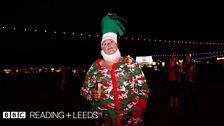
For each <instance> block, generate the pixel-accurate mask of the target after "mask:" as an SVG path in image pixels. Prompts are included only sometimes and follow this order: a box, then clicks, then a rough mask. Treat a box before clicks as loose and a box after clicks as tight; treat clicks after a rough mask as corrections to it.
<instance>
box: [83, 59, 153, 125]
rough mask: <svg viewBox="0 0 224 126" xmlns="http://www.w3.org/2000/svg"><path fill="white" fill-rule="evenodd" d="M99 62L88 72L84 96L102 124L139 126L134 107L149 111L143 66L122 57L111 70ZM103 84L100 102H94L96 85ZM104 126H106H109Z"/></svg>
mask: <svg viewBox="0 0 224 126" xmlns="http://www.w3.org/2000/svg"><path fill="white" fill-rule="evenodd" d="M99 62H100V60H97V61H96V62H94V63H93V64H92V65H91V67H90V68H89V70H88V72H87V75H86V78H85V81H84V83H83V86H82V87H81V95H82V96H83V97H84V98H85V99H87V100H89V101H92V104H91V105H92V109H93V111H97V112H98V115H99V119H100V120H101V123H107V124H109V125H138V123H141V122H142V117H133V115H132V112H133V111H134V107H135V106H139V107H142V108H143V110H145V109H146V104H147V100H148V93H149V88H148V84H147V82H146V79H145V76H144V73H143V71H142V69H141V67H140V65H139V64H138V63H137V62H136V61H135V60H134V59H133V58H130V57H122V58H121V59H120V60H119V61H118V62H117V63H114V64H113V66H112V69H111V70H108V69H106V68H105V67H102V66H100V64H99ZM97 82H99V83H100V84H101V89H102V93H101V100H99V101H96V102H95V101H93V99H92V97H93V91H94V90H95V88H96V83H97ZM107 124H105V125H107Z"/></svg>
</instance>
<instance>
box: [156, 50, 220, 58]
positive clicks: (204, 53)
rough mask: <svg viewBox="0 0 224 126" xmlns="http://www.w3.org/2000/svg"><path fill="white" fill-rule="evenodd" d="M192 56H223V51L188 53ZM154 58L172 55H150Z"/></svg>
mask: <svg viewBox="0 0 224 126" xmlns="http://www.w3.org/2000/svg"><path fill="white" fill-rule="evenodd" d="M190 54H191V55H192V56H200V55H211V54H224V50H223V51H213V52H200V53H190ZM187 55H189V53H185V54H176V56H177V57H179V56H187ZM152 56H154V57H170V56H172V55H167V54H162V55H158V54H157V55H152Z"/></svg>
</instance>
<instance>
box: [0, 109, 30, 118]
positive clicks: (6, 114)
mask: <svg viewBox="0 0 224 126" xmlns="http://www.w3.org/2000/svg"><path fill="white" fill-rule="evenodd" d="M25 118H26V112H24V111H19V112H17V111H11V112H8V111H5V112H3V119H25Z"/></svg>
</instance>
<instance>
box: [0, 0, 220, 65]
mask: <svg viewBox="0 0 224 126" xmlns="http://www.w3.org/2000/svg"><path fill="white" fill-rule="evenodd" d="M0 5H1V8H0V15H1V16H0V25H1V27H2V26H5V29H1V30H0V41H1V47H0V49H1V57H2V60H1V61H2V62H3V64H13V63H14V64H30V63H36V64H39V63H41V64H47V63H49V64H54V63H55V64H57V63H68V64H69V63H71V64H73V63H87V62H88V63H92V62H93V61H94V60H95V59H96V58H100V54H99V52H100V37H101V36H100V37H98V38H97V37H88V34H92V35H96V34H99V35H101V27H100V26H101V19H102V17H103V16H104V15H106V14H107V13H108V12H114V13H117V14H118V15H119V16H121V17H123V18H124V19H126V20H127V21H128V23H123V25H124V26H125V28H126V32H125V35H124V36H123V38H125V37H128V38H131V37H134V38H138V37H139V38H151V39H157V40H159V39H161V40H176V41H177V40H180V41H181V40H182V41H206V42H218V43H221V42H223V41H224V23H223V22H224V20H223V19H222V18H223V17H222V15H223V14H222V13H223V12H224V8H223V7H222V6H221V5H222V4H220V3H215V2H214V3H211V2H208V3H206V2H198V3H196V2H179V3H178V2H175V3H174V2H173V3H171V2H165V3H164V2H162V1H157V2H150V1H147V2H146V1H145V2H140V1H134V2H131V1H121V0H120V1H119V0H117V1H116V0H115V1H113V2H112V1H109V0H97V1H93V0H89V1H87V0H82V1H61V2H58V1H54V0H43V1H40V0H32V1H30V0H20V1H16V0H7V1H5V2H4V1H1V2H0ZM14 27H16V28H17V30H16V31H13V30H12V29H13V28H14ZM24 28H27V29H28V31H27V32H24V30H22V29H24ZM31 29H39V30H40V31H41V30H42V31H43V29H47V30H48V31H52V32H53V31H55V30H56V31H57V32H58V33H59V32H60V33H62V32H67V33H72V32H74V33H76V34H80V33H84V37H76V38H73V37H71V36H69V35H61V34H59V35H58V34H57V35H54V34H52V33H50V32H48V33H46V34H45V33H44V32H37V33H35V32H33V31H29V30H31ZM123 38H122V39H121V40H120V42H118V43H119V48H120V50H121V52H122V54H123V55H127V54H130V55H131V56H137V55H149V54H172V52H173V51H176V52H177V53H190V52H197V51H198V52H210V51H216V50H223V46H222V47H220V46H214V47H211V46H208V45H202V46H201V45H183V44H182V45H181V44H159V43H153V44H152V43H147V42H144V41H137V40H136V41H130V40H125V39H123Z"/></svg>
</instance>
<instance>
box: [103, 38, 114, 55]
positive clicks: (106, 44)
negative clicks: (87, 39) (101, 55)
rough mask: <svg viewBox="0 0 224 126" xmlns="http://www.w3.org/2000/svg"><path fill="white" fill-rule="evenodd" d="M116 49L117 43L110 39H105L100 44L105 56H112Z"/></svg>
mask: <svg viewBox="0 0 224 126" xmlns="http://www.w3.org/2000/svg"><path fill="white" fill-rule="evenodd" d="M117 49H118V46H117V43H116V42H115V41H114V40H112V39H106V40H104V41H103V43H102V50H103V51H104V52H105V54H107V55H111V54H114V53H115V52H116V51H117Z"/></svg>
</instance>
